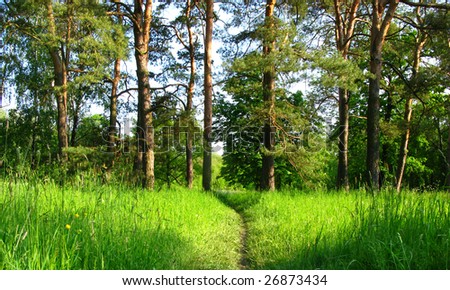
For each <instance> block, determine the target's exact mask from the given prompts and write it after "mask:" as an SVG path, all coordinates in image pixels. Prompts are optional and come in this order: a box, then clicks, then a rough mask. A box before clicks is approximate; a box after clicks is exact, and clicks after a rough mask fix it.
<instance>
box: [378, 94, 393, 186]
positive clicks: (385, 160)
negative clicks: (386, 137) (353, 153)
mask: <svg viewBox="0 0 450 290" xmlns="http://www.w3.org/2000/svg"><path fill="white" fill-rule="evenodd" d="M386 94H387V100H386V109H385V113H384V122H385V124H389V123H390V122H391V119H392V111H393V110H394V105H393V103H392V101H393V100H392V96H391V92H390V91H386ZM390 151H391V146H390V144H389V143H388V142H385V143H383V146H382V150H381V164H382V165H383V168H384V171H385V172H380V186H383V184H384V182H385V180H386V172H387V173H388V176H389V173H391V170H392V163H391V162H390V161H389V156H390V155H391V154H390Z"/></svg>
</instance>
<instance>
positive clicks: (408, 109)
mask: <svg viewBox="0 0 450 290" xmlns="http://www.w3.org/2000/svg"><path fill="white" fill-rule="evenodd" d="M418 9H419V8H418ZM419 34H420V36H418V38H417V39H416V47H415V50H414V63H413V73H412V79H413V80H414V79H415V78H416V77H417V73H418V72H419V67H420V57H421V53H422V49H423V47H424V45H425V43H426V41H427V36H426V35H425V34H423V32H419ZM412 105H413V97H412V95H411V94H408V97H407V99H406V102H405V113H404V117H403V122H404V125H405V128H404V129H405V131H404V132H403V135H402V142H401V144H400V153H399V158H398V166H397V174H396V180H397V184H396V186H395V187H396V189H397V192H400V190H401V187H402V181H403V175H404V174H405V168H406V160H407V158H408V145H409V139H410V136H411V119H412V110H413V108H412Z"/></svg>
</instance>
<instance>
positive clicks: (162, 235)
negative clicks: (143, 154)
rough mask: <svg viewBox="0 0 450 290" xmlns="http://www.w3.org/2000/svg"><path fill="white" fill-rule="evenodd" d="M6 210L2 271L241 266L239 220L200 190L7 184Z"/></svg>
mask: <svg viewBox="0 0 450 290" xmlns="http://www.w3.org/2000/svg"><path fill="white" fill-rule="evenodd" d="M0 212H1V214H0V269H236V268H237V267H238V265H237V264H238V260H239V247H240V245H239V243H240V240H239V239H240V237H239V226H240V224H239V223H240V220H239V216H238V215H237V214H236V213H235V212H233V211H232V210H231V209H229V208H227V207H225V206H224V205H223V204H221V203H220V202H219V201H218V200H217V199H215V198H214V196H212V195H209V194H206V193H203V192H201V191H199V190H192V191H188V190H185V189H180V188H179V189H171V190H170V191H168V190H162V191H160V192H148V191H144V190H140V189H132V188H126V187H120V186H107V185H100V184H98V183H95V182H89V181H88V180H79V182H78V183H76V182H75V184H73V185H70V186H59V185H56V184H55V183H53V182H51V181H39V182H38V181H36V182H32V181H29V182H26V181H17V182H15V181H13V180H2V181H0Z"/></svg>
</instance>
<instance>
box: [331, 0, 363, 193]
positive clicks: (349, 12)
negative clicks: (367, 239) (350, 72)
mask: <svg viewBox="0 0 450 290" xmlns="http://www.w3.org/2000/svg"><path fill="white" fill-rule="evenodd" d="M360 3H361V1H360V0H353V2H352V5H351V7H350V9H346V10H345V12H344V14H345V17H343V13H342V11H341V0H334V12H335V19H336V22H335V23H336V46H337V50H338V51H339V52H340V53H341V55H342V57H343V58H344V59H347V58H348V52H349V49H350V45H351V39H352V38H353V34H354V31H355V25H356V20H357V18H356V12H357V11H358V8H359V5H360ZM343 19H346V21H344V20H343ZM338 91H339V145H338V147H339V157H338V176H337V183H336V185H337V188H338V189H344V190H346V191H348V190H349V188H350V185H349V180H348V136H349V106H348V102H349V92H348V90H346V89H345V88H339V89H338Z"/></svg>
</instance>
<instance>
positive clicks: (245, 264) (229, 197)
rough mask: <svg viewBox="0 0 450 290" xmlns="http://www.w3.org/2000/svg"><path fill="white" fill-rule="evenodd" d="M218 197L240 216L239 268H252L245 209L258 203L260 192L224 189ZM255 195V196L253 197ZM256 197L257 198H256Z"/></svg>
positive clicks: (218, 193)
mask: <svg viewBox="0 0 450 290" xmlns="http://www.w3.org/2000/svg"><path fill="white" fill-rule="evenodd" d="M216 194H217V197H218V199H219V200H220V201H221V202H222V203H223V204H224V205H226V206H227V207H229V208H231V209H233V210H234V211H235V212H236V213H237V214H238V215H239V218H240V252H239V253H240V259H239V264H238V268H239V269H241V270H248V269H251V260H250V259H249V255H248V252H249V247H248V237H249V225H248V217H247V215H246V214H245V211H246V210H247V209H248V208H249V207H251V206H252V205H254V204H255V203H257V201H259V198H260V194H257V196H256V195H253V194H252V193H246V192H228V191H222V192H217V193H216ZM252 197H253V198H252ZM255 197H256V198H255Z"/></svg>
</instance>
